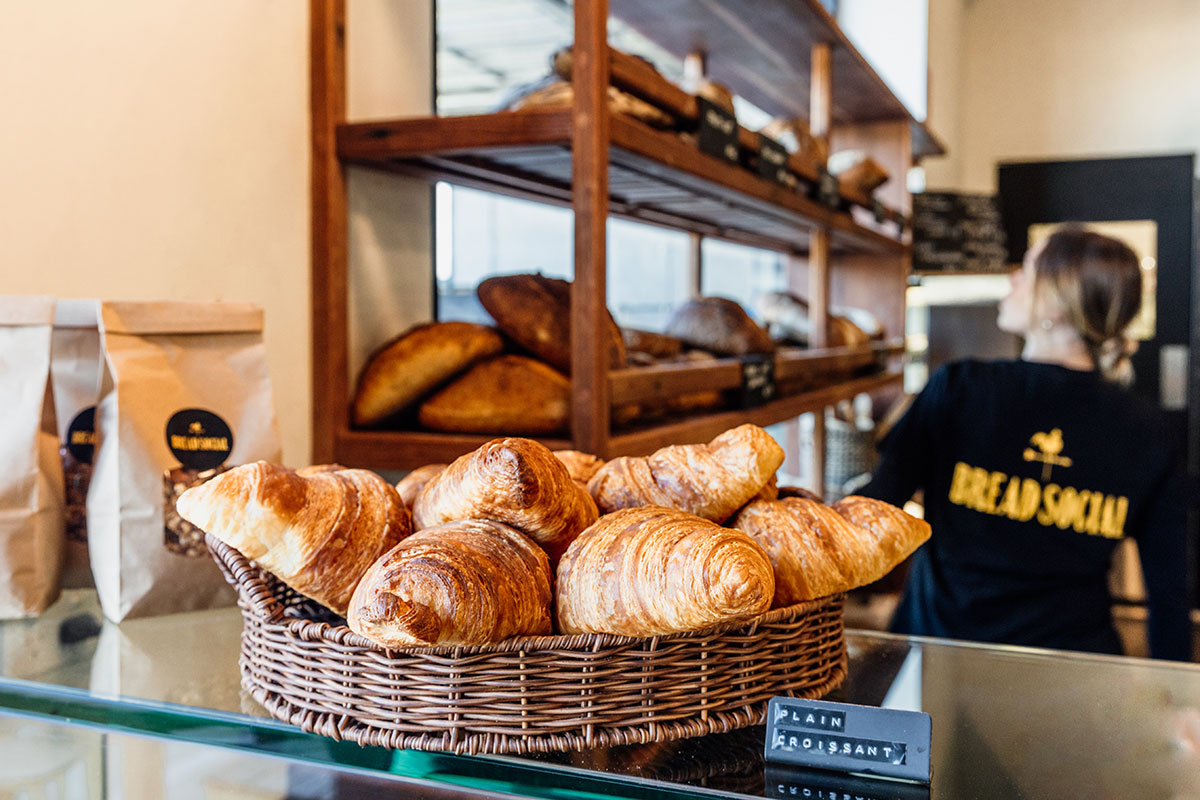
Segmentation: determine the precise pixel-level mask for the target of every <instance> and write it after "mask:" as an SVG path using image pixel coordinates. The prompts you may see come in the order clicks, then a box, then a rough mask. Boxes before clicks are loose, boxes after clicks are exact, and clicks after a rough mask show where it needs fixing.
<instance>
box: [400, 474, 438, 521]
mask: <svg viewBox="0 0 1200 800" xmlns="http://www.w3.org/2000/svg"><path fill="white" fill-rule="evenodd" d="M446 467H447V465H446V464H426V465H425V466H423V467H417V468H416V469H414V470H413V471H412V472H410V473H408V474H407V475H405V476H404V477H403V478H401V479H400V481H399V482H398V483H397V484H396V492H397V493H398V494H399V495H400V499H401V500H403V501H404V505H405V506H406V507H407V508H408V510H409V511H412V507H413V501H414V500H416V499H417V494H418V493H419V492H420V491H421V490H422V489H424V488H425V484H427V483H429V482H430V481H431V480H433V478H434V477H435V476H436V475H439V474H440V473H441V471H442V470H444V469H445V468H446Z"/></svg>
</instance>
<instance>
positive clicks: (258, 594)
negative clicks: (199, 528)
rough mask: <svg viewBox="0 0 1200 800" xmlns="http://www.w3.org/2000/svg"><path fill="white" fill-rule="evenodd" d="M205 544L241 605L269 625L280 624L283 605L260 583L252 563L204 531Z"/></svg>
mask: <svg viewBox="0 0 1200 800" xmlns="http://www.w3.org/2000/svg"><path fill="white" fill-rule="evenodd" d="M204 542H205V544H206V545H208V551H209V552H210V553H212V557H213V560H214V561H216V562H217V566H218V567H219V568H220V569H221V574H222V575H224V576H225V580H226V581H228V582H229V584H230V585H231V586H233V588H234V589H236V590H237V593H238V597H239V598H240V599H241V601H242V603H243V604H245V605H246V607H247V608H249V609H250V610H251V611H253V612H254V613H255V614H256V615H257V616H259V617H262V618H264V619H266V620H267V621H268V622H280V621H282V620H283V618H284V608H283V604H282V603H280V602H279V600H277V599H276V598H275V594H274V593H273V592H272V591H271V590H270V588H269V587H268V586H267V584H266V581H264V580H263V574H262V569H261V568H259V567H258V566H256V565H254V564H251V563H250V562H249V561H248V560H247V559H246V557H245V556H244V555H242V554H241V553H240V552H238V550H237V549H236V548H233V547H230V546H229V545H227V544H225V543H224V542H222V541H221V540H220V539H218V538H217V537H215V536H213V535H212V534H211V533H208V532H207V531H206V532H205V534H204Z"/></svg>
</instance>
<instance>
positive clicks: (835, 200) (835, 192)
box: [817, 166, 842, 208]
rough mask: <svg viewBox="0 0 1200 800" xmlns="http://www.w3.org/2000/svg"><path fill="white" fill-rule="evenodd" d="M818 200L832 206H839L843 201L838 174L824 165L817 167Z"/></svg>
mask: <svg viewBox="0 0 1200 800" xmlns="http://www.w3.org/2000/svg"><path fill="white" fill-rule="evenodd" d="M817 202H818V203H821V204H822V205H826V206H829V207H830V208H837V207H838V206H839V205H841V202H842V193H841V191H840V190H839V188H838V179H837V176H836V175H834V174H833V173H832V172H830V171H829V170H827V169H826V168H825V167H823V166H821V167H817Z"/></svg>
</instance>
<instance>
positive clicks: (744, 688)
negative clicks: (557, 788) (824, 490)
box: [207, 536, 846, 753]
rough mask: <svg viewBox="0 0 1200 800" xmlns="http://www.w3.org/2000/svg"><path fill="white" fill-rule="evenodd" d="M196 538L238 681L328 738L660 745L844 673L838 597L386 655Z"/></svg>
mask: <svg viewBox="0 0 1200 800" xmlns="http://www.w3.org/2000/svg"><path fill="white" fill-rule="evenodd" d="M207 541H208V546H209V549H210V550H211V551H212V553H213V556H214V558H215V559H216V560H217V563H218V564H219V565H220V567H221V570H222V572H224V573H225V577H226V578H227V579H228V580H229V582H230V583H232V584H233V585H234V586H235V587H236V588H237V591H238V605H239V606H240V607H241V609H242V616H243V619H244V623H245V624H244V627H243V630H242V654H241V658H240V666H241V673H242V685H243V686H244V687H245V689H246V690H247V691H249V692H250V693H251V694H252V695H253V696H254V699H255V700H257V701H258V702H259V703H261V704H262V705H263V706H264V707H265V708H266V709H267V710H268V711H269V712H270V713H271V714H272V715H273V716H275V717H276V718H278V719H281V720H283V721H285V722H289V723H291V724H293V725H298V726H299V727H301V728H303V729H304V730H306V731H310V732H316V733H320V734H323V735H325V736H329V737H332V738H334V739H346V740H350V741H354V742H357V743H359V744H363V745H378V746H383V747H391V748H411V749H416V750H439V751H449V752H455V753H530V752H550V751H561V750H579V749H584V748H592V747H606V746H612V745H627V744H644V743H647V742H662V741H669V740H672V739H680V738H684V737H689V736H702V735H705V734H708V733H720V732H725V731H731V730H734V729H736V728H742V727H745V726H747V725H755V724H760V723H762V722H763V720H764V719H765V715H766V710H767V701H768V700H769V699H770V698H771V697H774V696H776V695H792V696H797V697H810V698H811V697H820V696H822V695H824V694H825V693H827V692H829V691H831V690H832V689H834V688H836V687H837V686H839V685H840V684H841V682H842V680H843V679H844V678H845V674H846V650H845V640H844V639H843V635H842V601H843V596H842V595H835V596H833V597H828V598H823V599H820V600H815V601H811V602H808V603H801V604H798V605H794V606H790V607H788V608H782V609H778V610H775V611H771V612H768V613H766V614H763V615H762V616H760V617H757V618H756V619H754V620H751V621H749V622H741V623H737V624H733V625H726V626H722V627H718V628H711V629H709V630H706V631H698V632H691V633H685V634H673V635H670V636H658V637H653V638H635V637H629V636H612V635H607V634H603V635H601V634H586V635H578V636H526V637H518V638H513V639H508V640H506V641H503V642H500V643H499V644H495V645H489V646H476V647H465V646H460V647H430V648H411V649H405V650H393V651H389V650H384V649H383V648H380V647H379V646H378V645H375V644H373V643H371V642H370V641H368V640H367V639H364V638H363V637H361V636H359V635H358V634H356V633H354V632H353V631H351V630H350V629H349V628H347V627H346V626H345V624H344V623H342V621H341V620H340V618H335V617H332V616H331V614H330V612H328V611H326V610H324V609H322V608H321V607H320V606H317V605H316V604H314V603H313V602H312V601H310V600H308V599H307V598H304V597H302V596H300V595H297V594H296V593H295V592H293V591H292V590H291V589H289V588H288V587H287V586H285V585H284V584H283V583H281V582H280V581H279V580H277V579H276V578H275V577H274V576H272V575H271V574H270V573H268V572H266V571H265V570H262V569H260V568H259V567H258V566H257V565H255V564H254V563H253V562H250V561H248V560H247V559H246V558H245V557H244V556H242V555H241V553H239V552H238V551H237V550H234V549H233V548H231V547H229V546H227V545H225V544H223V543H222V542H221V541H219V540H217V539H216V538H214V537H212V536H209V537H208V538H207ZM322 617H324V620H322Z"/></svg>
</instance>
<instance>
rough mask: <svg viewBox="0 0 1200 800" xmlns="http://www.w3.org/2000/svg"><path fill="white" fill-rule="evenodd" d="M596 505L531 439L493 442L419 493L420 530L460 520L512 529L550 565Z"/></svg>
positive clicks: (452, 466)
mask: <svg viewBox="0 0 1200 800" xmlns="http://www.w3.org/2000/svg"><path fill="white" fill-rule="evenodd" d="M597 516H598V514H597V511H596V504H595V502H593V501H592V498H591V496H590V495H589V494H588V493H587V490H586V489H584V488H583V487H582V486H580V485H579V484H578V483H576V482H575V481H573V480H572V479H571V475H570V473H569V472H567V468H566V467H565V466H564V465H563V463H562V462H561V461H559V460H558V459H557V458H555V457H554V455H553V454H552V453H551V452H550V451H549V450H547V449H546V448H545V447H544V446H543V445H541V444H539V443H538V442H535V441H533V440H532V439H517V438H510V439H493V440H492V441H490V442H488V443H487V444H485V445H483V446H482V447H480V448H479V449H477V450H474V451H472V452H470V453H467V454H466V455H464V456H461V457H459V458H457V459H455V460H454V462H453V463H451V464H450V466H448V467H446V469H445V470H443V471H442V473H441V474H439V475H438V476H437V477H435V478H433V480H431V481H430V482H429V483H427V484H426V485H425V488H424V489H422V490H421V493H420V494H418V495H417V500H416V503H415V504H414V505H413V523H414V525H415V526H416V528H417V529H418V530H421V529H424V528H430V527H433V526H435V525H441V524H443V523H446V522H452V521H454V520H460V519H493V520H496V521H497V522H503V523H505V524H507V525H511V526H513V527H514V528H516V529H517V530H519V531H521V532H522V533H524V534H525V535H527V536H529V537H530V538H531V539H533V540H534V541H535V542H537V543H538V544H540V545H541V546H542V547H543V548H544V549H545V550H546V552H547V553H549V555H550V559H551V561H552V562H557V560H558V557H559V556H560V555H561V554H562V552H563V551H564V550H565V549H566V548H567V545H569V544H570V543H571V541H572V540H573V539H574V538H575V537H576V536H578V535H579V532H580V531H582V530H583V529H584V528H586V527H587V526H588V525H591V524H592V523H593V522H595V521H596V517H597Z"/></svg>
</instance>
